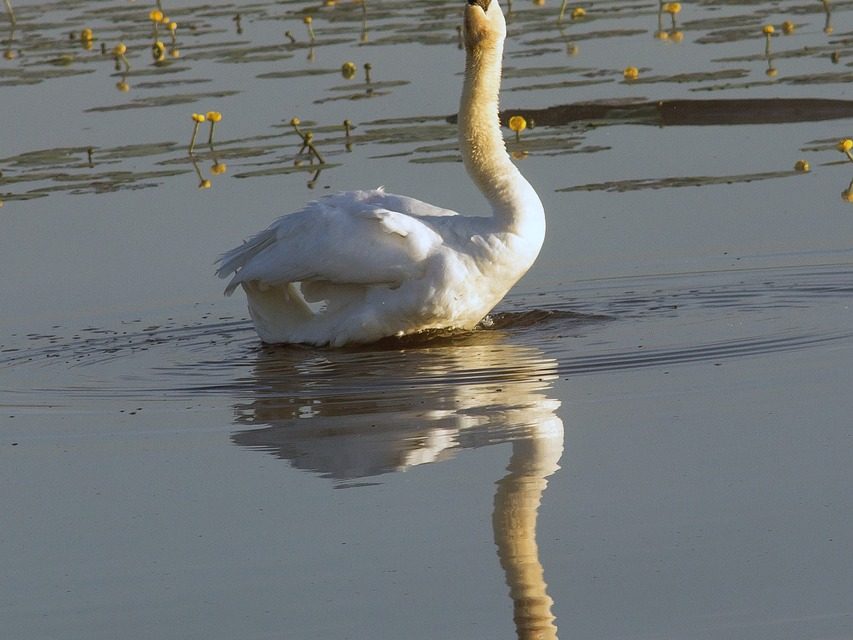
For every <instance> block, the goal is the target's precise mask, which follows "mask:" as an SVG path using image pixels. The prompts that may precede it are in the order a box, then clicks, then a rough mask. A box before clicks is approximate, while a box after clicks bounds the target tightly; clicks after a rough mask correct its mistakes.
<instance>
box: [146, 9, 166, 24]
mask: <svg viewBox="0 0 853 640" xmlns="http://www.w3.org/2000/svg"><path fill="white" fill-rule="evenodd" d="M148 19H149V20H150V21H151V22H160V21H161V20H162V19H163V12H162V11H160V9H151V11H150V12H149V13H148Z"/></svg>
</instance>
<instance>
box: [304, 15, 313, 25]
mask: <svg viewBox="0 0 853 640" xmlns="http://www.w3.org/2000/svg"><path fill="white" fill-rule="evenodd" d="M302 22H304V23H305V24H311V23H312V22H314V18H312V17H311V16H305V17H304V18H302Z"/></svg>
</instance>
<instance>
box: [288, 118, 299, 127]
mask: <svg viewBox="0 0 853 640" xmlns="http://www.w3.org/2000/svg"><path fill="white" fill-rule="evenodd" d="M301 123H302V121H301V120H300V119H299V118H291V119H290V126H292V127H298V126H299V125H300V124H301Z"/></svg>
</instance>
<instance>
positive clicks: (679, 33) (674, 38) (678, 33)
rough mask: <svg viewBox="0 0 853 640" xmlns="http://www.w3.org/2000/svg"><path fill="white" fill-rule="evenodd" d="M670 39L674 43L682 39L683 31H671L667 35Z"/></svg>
mask: <svg viewBox="0 0 853 640" xmlns="http://www.w3.org/2000/svg"><path fill="white" fill-rule="evenodd" d="M669 37H670V39H671V40H672V41H673V42H675V43H676V44H677V43H679V42H681V41H682V40H684V32H683V31H673V32H672V34H671V35H670V36H669Z"/></svg>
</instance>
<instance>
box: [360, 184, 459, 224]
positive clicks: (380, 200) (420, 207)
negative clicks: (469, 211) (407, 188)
mask: <svg viewBox="0 0 853 640" xmlns="http://www.w3.org/2000/svg"><path fill="white" fill-rule="evenodd" d="M368 193H369V194H370V195H369V197H368V201H369V202H371V203H373V204H375V205H377V206H379V207H382V208H383V209H388V210H389V211H399V212H400V213H410V214H412V215H415V216H430V217H431V216H457V215H459V214H458V213H457V212H456V211H453V210H451V209H444V208H442V207H437V206H435V205H433V204H430V203H428V202H424V201H423V200H418V199H416V198H410V197H409V196H400V195H397V194H395V193H385V191H384V190H383V189H382V188H381V187H380V188H379V189H376V190H374V191H370V192H368Z"/></svg>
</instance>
